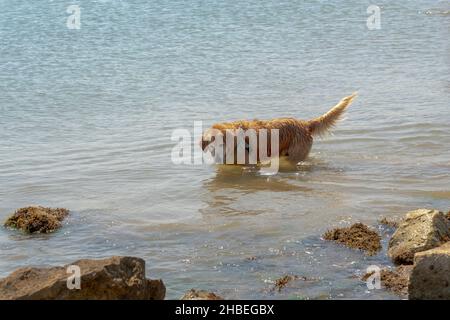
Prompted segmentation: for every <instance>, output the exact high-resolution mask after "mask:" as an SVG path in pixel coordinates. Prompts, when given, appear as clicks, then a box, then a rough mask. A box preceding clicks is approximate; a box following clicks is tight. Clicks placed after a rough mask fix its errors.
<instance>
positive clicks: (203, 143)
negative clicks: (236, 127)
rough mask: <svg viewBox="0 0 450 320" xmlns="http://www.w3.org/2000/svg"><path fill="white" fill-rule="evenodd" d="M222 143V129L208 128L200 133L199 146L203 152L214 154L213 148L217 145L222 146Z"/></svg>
mask: <svg viewBox="0 0 450 320" xmlns="http://www.w3.org/2000/svg"><path fill="white" fill-rule="evenodd" d="M223 144H224V135H223V134H222V131H220V130H218V129H214V128H210V129H207V130H205V132H204V133H203V135H202V139H201V140H200V148H202V150H203V151H204V152H210V153H211V155H212V156H213V157H214V156H215V150H216V148H218V147H219V146H223Z"/></svg>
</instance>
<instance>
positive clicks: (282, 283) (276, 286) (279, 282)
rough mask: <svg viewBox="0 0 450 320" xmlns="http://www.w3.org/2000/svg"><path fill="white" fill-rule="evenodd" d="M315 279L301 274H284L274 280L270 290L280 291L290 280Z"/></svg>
mask: <svg viewBox="0 0 450 320" xmlns="http://www.w3.org/2000/svg"><path fill="white" fill-rule="evenodd" d="M298 280H301V281H316V279H308V278H306V277H303V276H297V275H285V276H283V277H281V278H278V279H276V280H275V284H274V286H273V288H272V289H271V290H270V291H278V292H281V290H283V289H284V288H286V287H287V286H288V285H289V284H290V283H291V282H293V281H298Z"/></svg>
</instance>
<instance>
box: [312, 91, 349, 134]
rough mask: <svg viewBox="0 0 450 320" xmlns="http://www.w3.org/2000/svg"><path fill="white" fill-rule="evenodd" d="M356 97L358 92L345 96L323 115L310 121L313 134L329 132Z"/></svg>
mask: <svg viewBox="0 0 450 320" xmlns="http://www.w3.org/2000/svg"><path fill="white" fill-rule="evenodd" d="M355 97H356V92H355V93H353V94H352V95H351V96H348V97H345V98H344V99H342V100H341V101H339V103H338V104H337V105H336V106H334V107H333V108H332V109H331V110H330V111H328V112H327V113H325V114H324V115H323V116H320V117H318V118H315V119H312V120H309V121H308V127H309V131H310V132H311V134H312V135H313V136H323V135H325V134H326V133H328V132H329V131H330V130H331V129H332V128H333V127H334V126H335V125H336V123H337V122H338V120H339V119H340V118H341V116H342V114H343V113H344V111H345V109H346V108H347V107H348V106H349V105H350V103H352V101H353V99H354V98H355Z"/></svg>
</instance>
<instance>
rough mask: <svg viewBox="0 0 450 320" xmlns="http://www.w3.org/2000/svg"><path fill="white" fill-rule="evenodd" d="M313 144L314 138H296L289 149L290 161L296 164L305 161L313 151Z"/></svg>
mask: <svg viewBox="0 0 450 320" xmlns="http://www.w3.org/2000/svg"><path fill="white" fill-rule="evenodd" d="M312 144H313V138H312V137H311V136H310V135H307V136H300V137H297V138H295V140H294V141H292V142H291V144H290V146H289V148H288V154H287V158H288V160H289V161H290V162H292V163H294V164H297V163H299V162H300V161H303V160H305V159H306V158H307V157H308V154H309V152H310V151H311V147H312Z"/></svg>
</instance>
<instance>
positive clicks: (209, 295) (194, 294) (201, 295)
mask: <svg viewBox="0 0 450 320" xmlns="http://www.w3.org/2000/svg"><path fill="white" fill-rule="evenodd" d="M181 300H225V299H224V298H222V297H221V296H218V295H216V294H215V293H213V292H208V291H205V290H195V289H191V290H189V291H188V292H186V293H185V294H184V296H183V297H182V298H181Z"/></svg>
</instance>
